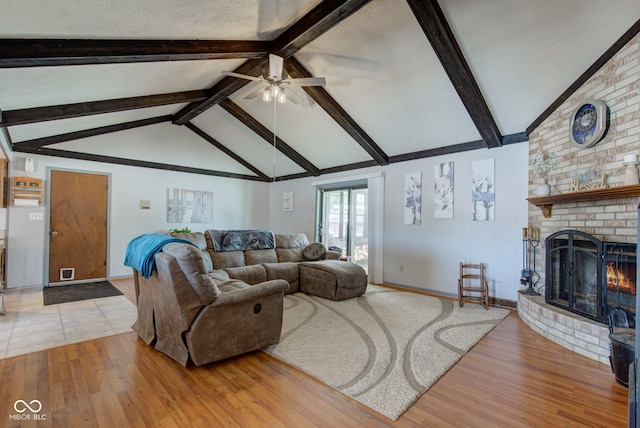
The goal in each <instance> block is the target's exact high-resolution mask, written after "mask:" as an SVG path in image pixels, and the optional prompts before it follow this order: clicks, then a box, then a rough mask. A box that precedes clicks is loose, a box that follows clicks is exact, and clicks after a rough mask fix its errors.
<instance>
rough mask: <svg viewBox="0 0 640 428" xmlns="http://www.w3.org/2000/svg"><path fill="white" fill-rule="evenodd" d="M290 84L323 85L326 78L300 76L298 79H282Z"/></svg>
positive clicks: (325, 82)
mask: <svg viewBox="0 0 640 428" xmlns="http://www.w3.org/2000/svg"><path fill="white" fill-rule="evenodd" d="M284 83H287V84H289V85H291V86H324V85H326V84H327V80H326V79H325V78H324V77H302V78H299V79H287V80H285V81H284Z"/></svg>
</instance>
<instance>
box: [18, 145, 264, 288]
mask: <svg viewBox="0 0 640 428" xmlns="http://www.w3.org/2000/svg"><path fill="white" fill-rule="evenodd" d="M18 157H24V155H23V154H20V153H15V154H14V159H15V158H18ZM33 157H34V159H35V160H36V166H37V169H36V171H35V172H33V173H25V172H24V171H17V170H11V171H10V175H11V176H16V175H30V176H33V177H40V178H43V179H45V180H46V179H47V168H48V167H53V168H60V169H67V170H74V171H79V172H108V173H111V189H110V218H109V220H110V229H109V231H110V235H109V246H110V248H109V250H110V251H109V260H108V275H109V277H112V278H115V277H122V276H130V275H131V268H128V267H126V266H124V265H123V261H124V256H125V251H126V247H127V244H128V243H129V241H130V240H131V239H132V238H134V237H136V236H139V235H141V234H144V233H155V232H160V231H166V230H168V229H171V228H181V227H184V226H187V227H189V228H190V229H191V230H193V231H203V230H205V229H212V228H216V229H244V228H266V227H268V214H267V212H266V209H265V207H266V206H267V205H268V200H269V184H268V183H262V182H252V181H247V180H236V179H228V178H220V177H208V176H204V175H196V174H185V173H178V172H171V171H163V170H154V169H148V168H136V167H127V166H121V165H113V164H106V163H98V162H86V161H76V160H70V159H62V158H50V157H45V156H33ZM12 164H15V165H19V164H20V162H12ZM168 187H178V188H184V189H194V190H204V191H213V192H214V211H213V222H212V223H207V224H205V223H203V224H192V223H184V224H177V223H167V222H166V192H167V188H168ZM46 188H47V184H45V189H46ZM143 199H144V200H150V201H151V209H150V210H141V209H140V208H139V206H140V200H143ZM30 212H42V213H44V214H45V216H46V215H47V214H48V207H46V206H40V207H37V208H35V207H34V208H31V207H14V206H10V207H9V208H8V228H7V230H8V232H7V234H8V239H7V287H8V288H17V287H28V286H38V285H40V286H41V285H42V284H43V283H44V272H45V270H44V264H45V250H46V248H45V245H46V233H47V231H46V230H45V226H46V224H45V223H46V222H45V221H36V220H29V219H28V214H29V213H30Z"/></svg>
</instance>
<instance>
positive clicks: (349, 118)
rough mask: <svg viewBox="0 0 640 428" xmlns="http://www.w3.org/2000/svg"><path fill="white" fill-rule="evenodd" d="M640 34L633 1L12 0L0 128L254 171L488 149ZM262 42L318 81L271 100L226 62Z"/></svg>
mask: <svg viewBox="0 0 640 428" xmlns="http://www.w3.org/2000/svg"><path fill="white" fill-rule="evenodd" d="M639 30H640V7H638V3H637V0H613V1H609V2H602V1H597V0H537V1H526V0H440V1H435V0H434V1H427V0H369V1H365V0H342V1H337V0H326V1H318V0H262V1H256V0H235V1H226V0H214V1H212V0H195V1H186V2H185V1H178V0H138V1H128V0H103V1H100V2H88V1H86V0H57V1H55V2H47V1H43V0H20V1H18V0H8V1H4V2H3V4H2V13H1V14H0V110H1V111H0V126H1V127H2V133H1V135H0V139H4V140H5V142H6V143H7V144H8V145H9V146H10V147H11V148H12V150H13V151H14V152H18V153H25V154H42V155H47V156H59V157H68V158H75V159H84V160H94V161H99V162H112V163H120V164H126V165H133V166H140V167H150V168H160V169H169V170H177V171H185V172H194V173H199V174H206V175H218V176H224V177H236V178H243V179H250V180H263V181H269V180H271V179H273V177H277V179H278V180H282V179H290V178H297V177H304V176H318V175H321V174H325V173H329V172H335V171H342V170H349V169H355V168H361V167H366V166H376V165H386V164H389V163H394V162H402V161H406V160H411V159H417V158H422V157H429V156H435V155H441V154H446V153H455V152H459V151H464V150H474V149H482V148H487V149H493V148H499V147H501V146H503V145H506V144H512V143H519V142H523V141H526V140H527V134H528V132H530V131H531V130H532V129H533V128H535V126H536V125H537V124H538V123H540V121H541V120H543V119H544V118H545V117H546V115H548V114H550V112H552V111H553V110H554V109H555V108H556V107H557V106H558V105H559V104H560V103H561V102H562V101H564V100H565V99H566V98H567V97H568V96H569V95H570V94H571V93H572V91H573V90H574V89H575V88H576V87H577V86H579V85H580V84H581V83H582V82H583V81H584V80H585V79H587V78H588V77H589V76H590V75H591V74H592V73H593V72H594V71H596V70H597V68H599V67H600V66H602V64H603V63H604V62H605V61H606V60H607V59H608V58H610V57H611V55H612V54H613V53H615V51H617V50H618V49H619V48H620V47H621V46H622V45H624V44H625V43H626V42H628V41H629V40H630V39H631V38H632V37H633V36H634V35H636V34H637V33H638V31H639ZM269 53H274V54H277V55H280V56H282V57H284V58H285V68H286V70H287V72H288V73H289V75H290V76H292V77H310V76H322V77H325V78H326V80H327V84H326V86H324V87H306V88H304V90H302V88H298V90H299V92H298V94H299V95H300V96H301V98H303V103H302V104H300V105H295V104H292V103H290V102H288V103H286V104H275V103H265V102H263V101H262V100H261V99H260V98H259V97H258V98H255V99H245V97H246V96H247V95H248V94H249V93H252V92H254V91H255V90H256V89H257V88H259V87H260V86H256V85H259V83H258V82H250V81H247V80H243V79H238V78H234V77H225V76H223V75H222V74H221V73H222V71H236V72H238V73H243V74H250V75H254V76H259V75H261V74H262V72H263V69H264V67H265V66H266V64H267V56H268V54H269ZM274 131H275V136H276V138H274ZM274 145H275V150H274Z"/></svg>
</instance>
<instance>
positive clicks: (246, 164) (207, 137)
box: [185, 122, 269, 181]
mask: <svg viewBox="0 0 640 428" xmlns="http://www.w3.org/2000/svg"><path fill="white" fill-rule="evenodd" d="M185 127H186V128H188V129H190V130H191V131H193V132H194V133H195V134H196V135H198V136H200V137H201V138H203V139H204V140H205V141H207V142H208V143H210V144H212V145H213V146H214V147H216V148H217V149H218V150H220V151H221V152H223V153H224V154H226V155H227V156H229V157H230V158H232V159H233V160H235V161H236V162H238V163H239V164H241V165H242V166H244V167H245V168H247V169H248V170H250V171H253V173H254V174H256V175H257V176H258V177H260V178H262V179H264V180H267V181H268V180H269V177H268V176H267V175H266V174H264V173H263V172H262V171H260V170H259V169H258V168H256V167H255V166H253V165H251V164H250V163H249V162H247V161H246V160H244V159H243V158H241V157H240V156H238V155H237V154H236V153H234V152H233V151H231V150H229V149H228V148H227V147H226V146H224V145H223V144H222V143H220V142H219V141H218V140H216V139H215V138H213V137H212V136H211V135H209V134H207V133H206V132H204V131H203V130H202V129H200V128H198V127H197V126H195V125H194V124H193V123H191V122H189V123H187V124H185Z"/></svg>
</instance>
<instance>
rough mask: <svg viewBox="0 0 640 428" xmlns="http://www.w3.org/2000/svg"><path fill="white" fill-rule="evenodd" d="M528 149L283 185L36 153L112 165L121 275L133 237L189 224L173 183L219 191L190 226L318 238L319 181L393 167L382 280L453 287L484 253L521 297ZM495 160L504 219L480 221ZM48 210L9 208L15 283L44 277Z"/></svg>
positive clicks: (43, 160) (496, 278)
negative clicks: (417, 208) (438, 197)
mask: <svg viewBox="0 0 640 428" xmlns="http://www.w3.org/2000/svg"><path fill="white" fill-rule="evenodd" d="M15 156H21V154H19V153H16V154H15ZM15 156H14V157H15ZM527 156H528V144H524V143H523V144H515V145H510V146H505V147H503V148H500V149H492V150H476V151H472V152H465V153H460V154H455V155H448V156H441V157H435V158H427V159H420V160H416V161H411V162H403V163H397V164H392V165H389V166H386V167H376V168H367V169H363V170H357V171H348V172H344V173H340V174H331V175H323V176H322V177H319V178H318V177H313V178H305V179H300V180H290V181H283V182H277V183H260V182H250V181H246V180H235V179H225V178H219V177H207V176H202V175H195V174H184V173H177V172H170V171H161V170H153V169H146V168H134V167H126V166H120V165H112V164H103V163H97V162H85V161H74V160H68V159H57V158H49V157H38V156H35V159H36V165H37V170H36V172H35V173H32V175H33V176H37V177H41V178H45V179H46V178H47V177H46V171H47V167H55V168H63V169H71V170H79V171H87V172H109V173H111V214H110V237H109V238H110V253H109V275H110V277H119V276H128V275H130V272H131V271H130V269H129V268H127V267H125V266H124V265H123V264H122V262H123V260H124V254H125V250H126V245H127V243H128V242H129V241H130V240H131V239H132V238H134V237H136V236H138V235H140V234H143V233H153V232H158V231H162V230H167V229H169V228H174V227H181V226H182V225H179V224H169V223H166V218H165V206H166V201H165V199H166V189H167V187H181V188H191V189H195V190H212V191H213V192H214V219H213V222H212V223H211V224H201V225H195V224H185V225H186V226H188V227H190V228H191V229H192V230H205V229H208V228H218V229H242V228H269V229H271V230H273V231H274V232H276V233H278V232H304V233H306V234H307V236H308V237H309V238H310V239H313V237H314V233H315V232H314V229H315V227H314V224H315V208H316V200H315V197H316V196H315V189H314V188H313V187H312V186H311V183H312V182H314V181H318V180H322V181H324V180H331V179H334V178H339V177H343V178H344V179H345V180H348V179H349V178H350V177H355V176H361V175H363V174H370V173H374V172H379V171H383V172H384V173H385V175H386V178H385V202H386V209H385V223H384V228H385V232H384V260H385V262H384V282H386V283H389V284H397V285H402V286H407V287H412V288H417V289H423V290H430V291H434V292H437V293H441V294H449V295H455V294H456V293H457V284H456V281H457V277H458V267H457V265H458V262H459V261H478V262H480V261H481V262H485V263H487V265H488V276H489V279H490V287H491V295H492V296H494V297H497V298H502V299H508V300H516V292H517V290H518V287H519V279H520V270H521V265H522V253H521V250H522V241H521V228H522V227H524V226H525V225H526V224H527V201H526V198H527V180H528V177H527V171H528V167H527ZM488 158H495V173H496V214H495V218H496V220H495V221H493V222H473V221H471V162H472V160H475V159H488ZM449 160H452V161H454V162H455V200H454V204H455V209H454V210H455V211H454V218H453V219H448V220H444V219H438V220H436V219H434V218H433V212H432V204H431V201H433V178H432V177H433V174H434V172H433V171H434V165H436V164H437V163H439V162H444V161H449ZM13 163H14V164H19V162H13ZM418 171H420V172H422V176H423V201H424V202H423V211H422V224H421V225H419V226H413V225H405V224H403V206H404V175H405V174H406V173H411V172H418ZM11 174H12V175H26V174H25V173H24V171H15V170H12V171H11ZM45 187H46V186H45ZM283 192H293V193H294V210H293V211H288V212H284V211H283V210H282V194H283ZM141 199H148V200H150V201H151V210H148V211H145V210H140V209H139V203H140V200H141ZM46 210H47V207H39V208H24V207H10V208H9V209H8V242H7V244H8V248H7V250H8V254H7V264H8V266H7V286H8V287H9V288H15V287H26V286H37V285H42V284H43V282H44V263H45V243H46V231H45V222H43V221H33V220H31V221H30V220H28V213H29V212H34V211H36V212H43V213H45V215H46V214H47V212H46ZM401 266H402V271H401V268H400V267H401Z"/></svg>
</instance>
